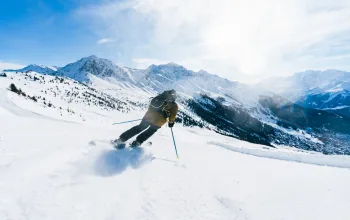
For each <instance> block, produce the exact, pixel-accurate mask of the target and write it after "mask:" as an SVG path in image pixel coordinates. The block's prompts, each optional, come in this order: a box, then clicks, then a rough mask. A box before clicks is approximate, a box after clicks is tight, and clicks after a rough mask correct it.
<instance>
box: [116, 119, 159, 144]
mask: <svg viewBox="0 0 350 220" xmlns="http://www.w3.org/2000/svg"><path fill="white" fill-rule="evenodd" d="M159 128H160V127H158V126H155V125H152V124H151V123H149V122H148V121H146V120H142V121H141V123H140V124H139V125H136V126H134V127H132V128H130V129H129V130H127V131H125V132H124V133H123V134H121V135H120V137H119V138H120V140H121V141H123V142H124V141H127V140H129V139H130V138H132V137H134V136H135V135H137V134H139V133H140V132H142V131H143V132H142V133H141V134H140V135H138V136H137V137H136V141H138V142H139V143H141V144H142V143H143V142H144V141H146V140H147V139H148V138H150V137H151V136H152V135H153V134H154V133H156V131H157V130H158V129H159ZM146 129H147V130H146Z"/></svg>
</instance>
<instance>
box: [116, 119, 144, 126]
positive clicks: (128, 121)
mask: <svg viewBox="0 0 350 220" xmlns="http://www.w3.org/2000/svg"><path fill="white" fill-rule="evenodd" d="M141 120H142V118H141V119H136V120H131V121H123V122H117V123H113V124H112V125H119V124H125V123H129V122H133V121H141Z"/></svg>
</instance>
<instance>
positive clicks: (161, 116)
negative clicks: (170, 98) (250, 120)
mask: <svg viewBox="0 0 350 220" xmlns="http://www.w3.org/2000/svg"><path fill="white" fill-rule="evenodd" d="M177 110H178V105H177V104H176V102H165V103H164V106H162V109H161V110H160V111H157V110H155V109H154V108H153V107H152V106H151V105H150V106H149V107H148V110H147V112H146V114H145V116H144V117H143V120H146V121H148V122H149V123H151V124H152V125H155V126H157V127H162V126H163V125H164V124H165V123H166V122H167V119H169V122H174V121H175V118H176V114H177Z"/></svg>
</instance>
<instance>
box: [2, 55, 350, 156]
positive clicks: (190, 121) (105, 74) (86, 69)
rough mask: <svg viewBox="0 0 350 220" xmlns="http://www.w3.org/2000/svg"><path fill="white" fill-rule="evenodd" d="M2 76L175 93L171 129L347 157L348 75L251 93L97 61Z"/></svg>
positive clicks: (197, 77) (213, 79)
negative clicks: (190, 128) (37, 75)
mask: <svg viewBox="0 0 350 220" xmlns="http://www.w3.org/2000/svg"><path fill="white" fill-rule="evenodd" d="M34 67H35V68H34ZM9 71H18V72H26V71H34V72H38V73H40V74H49V75H53V76H57V77H65V78H69V79H73V80H76V81H79V82H81V83H84V84H85V85H87V86H89V87H92V88H94V89H101V84H103V83H101V82H106V83H105V84H106V85H107V83H108V85H113V86H115V87H117V88H123V89H124V91H125V89H126V90H130V91H134V90H133V89H134V88H138V90H137V91H144V92H146V94H149V96H154V95H155V94H156V93H159V92H162V91H164V90H167V89H176V90H177V91H178V93H179V94H180V98H179V102H180V104H181V105H182V107H183V108H181V111H180V113H179V116H180V117H179V119H178V122H181V123H183V124H184V125H185V126H199V127H205V128H207V129H211V130H214V131H216V132H218V133H221V134H223V135H227V136H232V137H236V138H239V139H242V140H246V141H249V142H253V143H260V144H265V145H269V146H274V145H286V146H293V147H297V148H302V149H307V150H314V151H319V152H323V153H327V154H332V153H336V154H350V118H347V117H348V116H350V114H349V115H348V108H349V106H350V103H349V90H348V89H349V81H348V80H349V79H350V77H349V75H350V74H349V73H346V72H341V71H336V70H329V71H325V72H318V71H307V72H304V73H297V74H295V75H293V76H291V77H287V78H274V79H271V80H268V81H264V82H262V83H260V84H259V85H258V86H251V85H245V84H242V83H239V82H233V81H230V80H227V79H224V78H222V77H219V76H217V75H214V74H210V73H208V72H206V71H203V70H201V71H198V72H194V71H191V70H187V69H186V68H184V67H183V66H180V65H178V64H175V63H169V64H165V65H151V66H149V67H148V68H147V69H133V68H128V67H121V66H118V65H116V64H114V63H113V62H112V61H110V60H107V59H102V58H98V57H96V56H89V57H85V58H82V59H80V60H78V61H77V62H74V63H71V64H68V65H66V66H64V67H62V68H55V69H53V68H50V67H45V66H37V65H30V66H28V67H25V68H23V69H21V70H9ZM96 80H98V81H99V82H100V83H96ZM104 89H108V88H107V87H106V88H105V87H104ZM135 91H136V90H135ZM284 97H287V98H284ZM148 98H149V97H145V100H148ZM139 101H140V102H142V101H143V100H139Z"/></svg>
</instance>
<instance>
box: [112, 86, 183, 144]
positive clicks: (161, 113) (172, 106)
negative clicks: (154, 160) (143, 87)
mask: <svg viewBox="0 0 350 220" xmlns="http://www.w3.org/2000/svg"><path fill="white" fill-rule="evenodd" d="M175 100H176V91H175V90H173V89H172V90H167V91H164V92H163V93H162V94H160V95H158V96H156V97H154V98H153V99H152V100H151V103H150V105H149V107H148V110H147V112H146V114H145V116H144V117H143V118H142V121H141V123H140V124H139V125H136V126H134V127H132V128H130V129H129V130H127V131H125V132H124V133H122V134H121V135H120V136H119V138H118V139H116V140H114V141H112V144H113V145H114V147H115V148H117V149H123V148H125V142H126V141H127V140H129V139H130V138H132V137H134V136H135V135H137V134H139V133H141V132H142V131H143V132H142V133H141V134H139V135H138V136H137V137H136V140H134V141H133V142H132V143H131V144H130V147H133V148H135V147H139V146H141V144H142V143H143V142H144V141H146V140H147V139H148V138H150V137H151V136H152V135H153V134H154V133H156V131H157V130H158V129H159V128H161V127H162V126H163V125H164V124H165V123H166V122H167V119H169V121H168V125H169V127H170V128H172V127H173V126H174V123H175V117H176V114H177V110H178V105H177V104H176V102H175ZM146 129H147V130H146Z"/></svg>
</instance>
